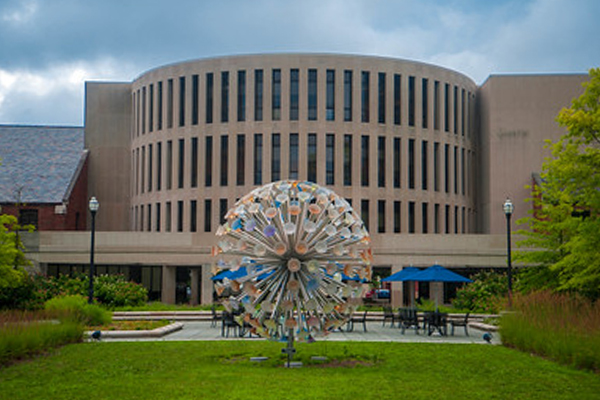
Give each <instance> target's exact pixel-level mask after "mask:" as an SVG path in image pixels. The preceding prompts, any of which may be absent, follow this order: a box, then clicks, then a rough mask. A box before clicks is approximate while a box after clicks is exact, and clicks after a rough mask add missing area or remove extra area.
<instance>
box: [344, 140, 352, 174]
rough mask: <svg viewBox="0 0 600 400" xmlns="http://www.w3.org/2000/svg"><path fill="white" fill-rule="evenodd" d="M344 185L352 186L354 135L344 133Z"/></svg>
mask: <svg viewBox="0 0 600 400" xmlns="http://www.w3.org/2000/svg"><path fill="white" fill-rule="evenodd" d="M344 185H345V186H352V135H344Z"/></svg>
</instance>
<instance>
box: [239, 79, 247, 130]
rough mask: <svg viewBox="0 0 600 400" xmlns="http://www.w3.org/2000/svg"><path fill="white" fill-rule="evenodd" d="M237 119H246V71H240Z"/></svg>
mask: <svg viewBox="0 0 600 400" xmlns="http://www.w3.org/2000/svg"><path fill="white" fill-rule="evenodd" d="M237 91H238V95H237V120H238V121H245V120H246V71H238V87H237Z"/></svg>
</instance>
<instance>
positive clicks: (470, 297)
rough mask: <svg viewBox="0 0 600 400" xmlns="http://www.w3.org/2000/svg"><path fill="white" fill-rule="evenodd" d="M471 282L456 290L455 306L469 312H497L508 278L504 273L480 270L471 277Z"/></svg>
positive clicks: (503, 300) (502, 304) (500, 305)
mask: <svg viewBox="0 0 600 400" xmlns="http://www.w3.org/2000/svg"><path fill="white" fill-rule="evenodd" d="M471 279H472V280H473V282H471V283H468V284H466V285H465V286H463V287H462V288H460V289H458V290H457V291H456V298H455V299H454V300H453V301H452V305H453V306H454V307H455V308H459V309H463V310H469V311H471V312H479V313H492V314H497V313H498V312H500V310H502V308H503V306H504V304H505V298H506V294H507V293H508V279H507V277H506V275H505V274H503V273H497V272H494V271H481V272H478V273H477V274H475V275H474V276H473V277H471Z"/></svg>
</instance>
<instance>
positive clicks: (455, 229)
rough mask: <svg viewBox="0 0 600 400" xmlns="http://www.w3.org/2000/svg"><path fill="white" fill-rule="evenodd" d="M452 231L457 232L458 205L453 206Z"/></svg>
mask: <svg viewBox="0 0 600 400" xmlns="http://www.w3.org/2000/svg"><path fill="white" fill-rule="evenodd" d="M454 233H455V234H457V233H458V206H454Z"/></svg>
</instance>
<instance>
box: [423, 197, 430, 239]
mask: <svg viewBox="0 0 600 400" xmlns="http://www.w3.org/2000/svg"><path fill="white" fill-rule="evenodd" d="M428 210H429V203H422V204H421V232H422V233H428V232H429V229H428V227H429V214H428Z"/></svg>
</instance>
